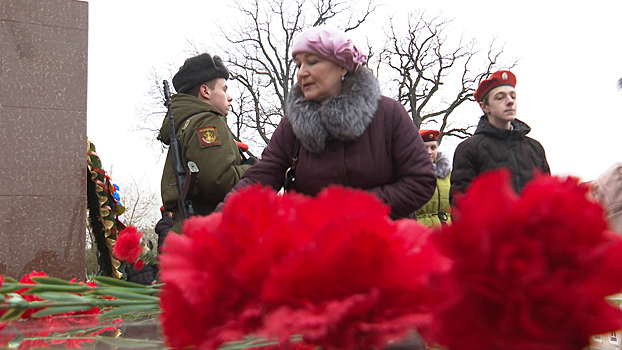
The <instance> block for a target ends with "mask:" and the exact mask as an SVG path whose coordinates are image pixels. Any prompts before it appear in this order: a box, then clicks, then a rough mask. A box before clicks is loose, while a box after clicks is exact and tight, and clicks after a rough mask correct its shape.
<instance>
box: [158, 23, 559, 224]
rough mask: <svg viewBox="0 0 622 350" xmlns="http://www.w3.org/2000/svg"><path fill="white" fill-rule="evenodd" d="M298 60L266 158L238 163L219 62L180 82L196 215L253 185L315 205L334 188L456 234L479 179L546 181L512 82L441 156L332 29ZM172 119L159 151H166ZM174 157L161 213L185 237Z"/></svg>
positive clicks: (432, 134) (488, 94)
mask: <svg viewBox="0 0 622 350" xmlns="http://www.w3.org/2000/svg"><path fill="white" fill-rule="evenodd" d="M291 53H292V58H293V59H294V61H295V62H296V66H297V73H296V78H297V83H296V84H295V85H294V87H293V88H292V90H291V92H290V93H289V95H288V98H287V105H286V106H287V108H286V111H287V112H286V114H285V116H284V117H283V118H282V119H281V122H280V124H279V125H278V127H277V128H276V130H275V131H274V133H273V135H272V138H271V140H270V142H269V144H268V145H267V147H266V148H265V149H264V151H263V153H262V155H261V157H260V158H259V159H256V160H255V159H254V158H250V159H247V158H246V157H244V156H243V152H242V149H240V147H244V146H243V144H241V143H240V142H236V140H235V138H234V136H233V134H232V132H231V130H230V129H229V127H228V126H227V121H226V117H227V114H228V112H229V108H230V103H231V101H232V98H231V97H230V96H229V95H228V94H227V79H228V78H229V72H228V70H227V68H226V67H225V66H224V64H223V62H222V60H221V59H220V57H218V56H211V55H210V54H208V53H203V54H200V55H198V56H194V57H190V58H188V59H187V60H186V61H185V63H184V64H183V66H182V67H181V68H180V69H179V71H178V72H177V73H176V74H175V76H174V78H173V85H174V87H175V90H176V92H177V93H176V94H175V95H173V97H172V100H171V105H172V112H173V115H174V122H175V134H176V137H177V138H178V140H179V142H180V144H181V150H182V151H181V155H180V156H181V158H182V163H183V164H186V163H187V162H188V161H193V162H195V163H196V164H197V165H198V167H199V173H198V174H199V176H198V177H197V179H196V183H195V186H194V190H193V192H192V193H189V194H188V196H189V199H190V200H191V201H192V203H193V206H194V209H195V214H196V215H208V214H210V213H212V212H214V211H218V210H220V208H221V207H222V206H223V205H224V203H225V202H226V200H227V195H228V194H230V193H232V192H235V191H238V190H240V189H241V188H243V187H245V186H249V185H252V184H261V185H263V186H269V187H271V188H273V189H275V190H279V189H281V188H284V189H285V190H295V191H296V192H299V193H303V194H305V195H311V196H313V195H315V194H317V193H318V192H319V191H320V190H321V189H323V188H325V187H327V186H329V185H332V184H336V185H343V186H348V187H354V188H360V189H364V190H367V191H369V192H371V193H373V194H375V195H376V196H377V197H378V198H379V199H381V200H382V201H383V202H384V203H386V204H388V205H389V206H390V208H391V213H390V216H391V218H392V219H399V218H416V219H417V220H419V221H420V222H422V223H423V224H425V225H427V226H430V227H434V226H437V225H447V224H450V223H451V212H450V211H451V209H450V208H451V204H452V203H453V201H454V200H455V198H456V197H457V196H459V195H460V194H461V193H464V191H465V190H466V189H467V188H468V186H469V184H470V183H471V181H472V180H473V179H474V178H475V177H476V176H477V175H479V174H481V173H483V172H486V171H488V170H492V169H499V168H506V169H509V170H510V172H511V174H512V182H513V185H514V189H515V190H516V191H517V192H520V190H521V188H522V187H523V186H524V185H525V183H526V182H528V181H529V180H530V179H531V178H532V177H533V176H534V174H536V173H538V172H540V173H550V169H549V166H548V163H547V160H546V156H545V152H544V148H543V147H542V145H541V144H540V143H539V142H538V141H536V140H534V139H532V138H530V137H528V136H527V134H528V133H529V131H530V130H531V129H530V127H529V126H528V125H527V124H526V123H524V122H522V121H520V120H518V119H516V107H517V104H516V89H515V87H516V77H515V75H514V74H513V73H512V72H510V71H508V70H501V71H497V72H495V73H493V74H492V75H491V76H490V77H489V78H488V79H485V80H483V81H482V82H481V83H480V84H479V86H478V88H477V90H476V92H475V94H474V98H475V100H476V102H477V103H478V104H479V106H480V107H481V109H482V111H483V115H482V116H481V118H480V121H479V123H478V125H477V128H476V130H475V133H474V135H473V136H471V137H469V138H467V139H466V140H465V141H463V142H462V143H460V144H459V145H458V147H457V148H456V151H455V154H454V157H453V167H452V162H450V156H448V155H447V154H445V153H443V152H439V150H438V147H439V140H440V136H441V132H440V131H439V130H418V129H417V127H416V126H415V124H414V123H413V121H412V120H411V119H410V117H409V115H408V113H407V111H406V110H405V108H404V106H403V105H402V104H401V103H399V102H398V101H396V100H394V99H392V98H389V97H387V96H383V95H382V93H381V92H380V87H379V83H378V80H377V79H376V77H375V76H374V75H373V73H372V71H371V70H370V69H369V68H367V67H366V66H365V64H366V62H367V57H366V56H365V55H364V54H363V53H362V52H361V50H359V48H357V47H356V46H355V45H354V43H353V42H352V41H351V40H350V39H349V38H348V37H347V35H346V34H345V33H344V32H342V31H340V30H338V29H336V28H333V27H329V26H318V27H312V28H309V29H307V30H305V31H303V32H302V33H301V34H300V35H299V36H298V37H297V38H296V39H295V41H294V44H293V47H292V50H291ZM168 118H169V116H168V115H167V117H166V118H165V119H164V122H163V124H162V129H161V130H160V140H161V141H162V142H164V143H166V144H170V143H171V141H172V140H170V137H169V133H170V131H169V129H168V128H169V119H168ZM172 159H173V157H172V155H171V150H169V154H168V156H167V160H166V164H165V167H164V172H163V175H162V183H161V194H162V201H163V204H164V205H163V208H164V210H165V211H166V212H170V213H172V220H173V228H172V230H173V231H174V232H178V233H182V231H181V230H182V229H181V222H182V220H183V218H182V216H181V214H180V208H179V191H178V189H177V187H176V186H177V183H176V177H175V174H174V170H173V164H172Z"/></svg>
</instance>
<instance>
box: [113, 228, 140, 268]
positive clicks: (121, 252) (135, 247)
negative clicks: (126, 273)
mask: <svg viewBox="0 0 622 350" xmlns="http://www.w3.org/2000/svg"><path fill="white" fill-rule="evenodd" d="M142 237H143V233H142V232H137V231H136V227H134V226H128V227H126V228H125V229H123V231H121V232H119V237H118V238H117V241H116V242H115V244H114V248H113V249H112V254H113V255H114V256H115V257H116V258H117V259H119V260H121V261H126V262H129V263H133V262H135V261H136V260H138V258H139V257H140V253H142V251H143V247H142V246H141V245H140V241H141V238H142Z"/></svg>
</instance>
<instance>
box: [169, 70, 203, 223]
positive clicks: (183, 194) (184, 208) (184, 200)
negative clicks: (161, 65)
mask: <svg viewBox="0 0 622 350" xmlns="http://www.w3.org/2000/svg"><path fill="white" fill-rule="evenodd" d="M164 105H165V106H166V108H167V109H168V120H169V124H168V129H169V135H170V139H171V149H170V152H171V155H172V156H173V172H174V173H175V180H176V181H177V183H175V184H174V185H175V186H177V193H178V195H179V199H178V204H179V210H180V212H181V217H182V219H187V218H188V217H190V216H191V215H194V208H193V207H192V201H191V200H190V199H188V194H189V193H192V190H193V187H194V183H195V180H196V176H197V173H198V172H199V168H198V167H197V165H196V164H195V163H194V162H193V161H189V162H188V169H189V170H190V178H188V179H186V168H185V167H184V164H183V163H182V162H181V146H180V145H179V140H178V139H177V134H176V133H175V119H174V118H173V108H172V107H171V90H170V89H169V86H168V81H166V80H164Z"/></svg>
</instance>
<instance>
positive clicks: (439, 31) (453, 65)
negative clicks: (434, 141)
mask: <svg viewBox="0 0 622 350" xmlns="http://www.w3.org/2000/svg"><path fill="white" fill-rule="evenodd" d="M450 23H451V22H450V21H447V20H443V19H441V18H440V17H432V18H428V17H426V15H425V14H424V13H418V12H414V13H411V14H409V15H408V22H407V28H406V30H404V28H403V27H401V26H400V28H399V29H398V28H396V27H397V26H396V25H395V24H394V23H393V20H391V21H390V29H389V33H388V34H387V39H388V41H387V45H386V47H385V48H384V49H383V50H382V52H381V53H380V55H379V61H381V62H382V63H385V64H386V65H387V66H388V67H389V68H390V71H392V72H393V74H391V73H389V74H391V75H392V76H394V77H395V78H394V79H393V80H392V81H393V83H394V85H393V86H394V87H396V91H397V96H395V97H396V98H397V99H398V100H399V101H400V102H401V103H402V104H403V105H404V106H405V107H406V109H407V111H408V112H409V114H410V116H411V118H412V120H413V122H414V123H415V125H417V127H418V128H419V127H420V126H421V125H426V124H429V123H437V124H438V126H437V127H436V129H438V130H440V131H441V136H440V137H439V143H440V142H441V140H442V137H443V136H455V137H458V138H462V139H464V138H466V137H468V136H470V135H471V132H470V131H469V129H471V128H472V127H473V126H470V125H466V126H455V125H454V126H453V127H451V126H450V119H449V117H450V116H451V115H452V113H454V112H455V111H456V110H457V109H458V108H459V107H460V106H462V104H463V103H464V102H466V101H473V93H474V92H475V89H476V88H477V85H478V84H479V82H480V81H481V80H482V79H483V78H485V77H487V76H488V75H489V74H490V73H491V72H492V71H493V70H495V69H496V68H497V67H499V59H500V56H501V55H502V54H503V48H495V43H494V40H493V42H492V43H491V44H490V46H489V47H488V52H487V58H486V64H485V65H484V66H483V67H482V65H481V64H480V65H478V66H476V67H474V68H473V66H475V65H476V64H477V63H476V61H477V60H476V59H477V58H478V57H479V52H478V50H477V48H476V46H477V43H476V41H475V40H474V39H470V40H466V39H464V37H458V38H450V37H448V36H447V35H446V34H445V33H446V32H448V31H449V29H450V26H449V25H450ZM401 33H404V34H403V35H402V34H401ZM452 39H453V40H452ZM515 65H516V62H512V63H510V64H509V65H506V66H505V67H504V68H508V69H509V68H512V67H514V66H515Z"/></svg>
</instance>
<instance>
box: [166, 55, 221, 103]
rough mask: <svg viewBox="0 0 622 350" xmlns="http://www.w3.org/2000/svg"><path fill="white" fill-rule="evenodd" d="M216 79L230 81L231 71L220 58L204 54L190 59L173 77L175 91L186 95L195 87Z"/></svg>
mask: <svg viewBox="0 0 622 350" xmlns="http://www.w3.org/2000/svg"><path fill="white" fill-rule="evenodd" d="M216 78H224V79H229V71H228V70H227V67H225V65H224V64H223V63H222V60H221V59H220V57H218V56H214V58H212V56H210V54H208V53H202V54H200V55H198V56H194V57H190V58H188V59H187V60H186V61H185V62H184V65H183V66H181V68H179V71H178V72H177V74H175V76H174V77H173V86H174V87H175V91H177V92H180V93H186V92H188V91H190V90H191V89H192V88H193V87H195V86H197V85H200V84H203V83H205V82H207V81H210V80H212V79H216Z"/></svg>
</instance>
